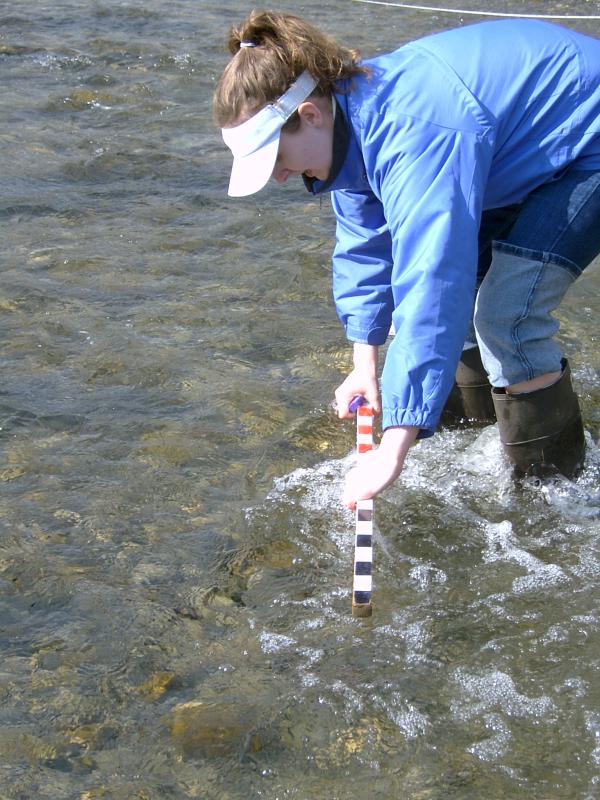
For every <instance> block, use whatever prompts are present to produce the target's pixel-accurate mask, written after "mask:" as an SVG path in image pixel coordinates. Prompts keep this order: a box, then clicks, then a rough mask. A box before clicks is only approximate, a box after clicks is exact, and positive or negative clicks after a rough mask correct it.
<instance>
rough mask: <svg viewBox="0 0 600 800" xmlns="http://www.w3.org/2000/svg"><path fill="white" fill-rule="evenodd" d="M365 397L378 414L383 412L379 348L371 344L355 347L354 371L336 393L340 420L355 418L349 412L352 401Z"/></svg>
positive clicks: (356, 345)
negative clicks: (378, 372) (358, 396)
mask: <svg viewBox="0 0 600 800" xmlns="http://www.w3.org/2000/svg"><path fill="white" fill-rule="evenodd" d="M357 395H360V396H361V397H364V398H365V400H366V401H367V402H368V403H369V405H370V406H371V408H372V409H373V411H374V412H375V413H376V414H379V413H380V412H381V404H380V401H379V383H378V381H377V347H375V346H374V345H369V344H358V343H357V344H355V345H354V369H353V370H352V372H351V373H350V374H349V375H348V377H347V378H346V380H345V381H344V382H343V383H342V384H341V385H340V386H338V388H337V389H336V391H335V402H336V407H337V414H338V417H339V418H340V419H348V418H349V417H352V416H354V414H353V413H352V412H350V411H349V410H348V406H349V405H350V403H351V402H352V400H353V399H354V398H355V397H356V396H357Z"/></svg>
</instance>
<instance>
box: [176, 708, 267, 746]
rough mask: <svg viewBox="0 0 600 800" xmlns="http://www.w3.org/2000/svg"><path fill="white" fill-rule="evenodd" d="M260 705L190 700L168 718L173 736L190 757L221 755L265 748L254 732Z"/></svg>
mask: <svg viewBox="0 0 600 800" xmlns="http://www.w3.org/2000/svg"><path fill="white" fill-rule="evenodd" d="M256 714H257V708H256V707H255V706H254V705H248V704H243V703H235V704H228V703H224V702H203V701H196V700H195V701H191V702H189V703H183V704H181V705H179V706H176V707H175V708H174V709H173V711H172V712H171V714H170V716H169V718H168V726H169V729H170V732H171V736H172V737H173V739H174V740H175V742H176V743H177V744H178V745H179V747H180V748H181V749H182V750H183V752H184V754H185V755H187V756H203V757H208V758H211V757H213V758H214V757H217V758H218V757H222V756H230V755H234V754H236V753H242V752H244V751H249V752H252V753H256V752H258V751H259V750H261V749H262V746H263V742H262V738H261V736H260V735H259V734H258V733H257V732H255V731H253V728H254V726H255V724H256V722H255V721H256Z"/></svg>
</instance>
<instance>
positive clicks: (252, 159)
mask: <svg viewBox="0 0 600 800" xmlns="http://www.w3.org/2000/svg"><path fill="white" fill-rule="evenodd" d="M279 134H280V131H279V130H278V131H276V133H275V135H274V136H273V137H272V138H271V140H270V141H269V142H267V143H266V144H265V145H263V147H261V148H260V150H256V151H255V152H254V153H249V154H248V155H246V156H237V158H234V159H233V166H232V168H231V177H230V179H229V190H228V194H229V196H230V197H247V196H248V195H249V194H254V193H255V192H259V191H260V190H261V189H262V188H263V186H265V185H266V184H267V183H268V181H269V178H270V177H271V175H272V174H273V170H274V168H275V162H276V161H277V151H278V150H279Z"/></svg>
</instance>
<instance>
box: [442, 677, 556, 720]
mask: <svg viewBox="0 0 600 800" xmlns="http://www.w3.org/2000/svg"><path fill="white" fill-rule="evenodd" d="M454 679H455V680H456V682H457V683H458V684H459V685H460V687H461V689H462V691H463V694H462V696H461V697H459V698H458V699H457V700H454V701H453V703H452V705H451V709H452V712H453V714H454V715H455V717H457V718H458V719H463V720H467V719H471V718H472V717H475V716H478V715H479V714H484V713H486V712H489V711H492V710H496V709H500V710H501V711H502V712H503V714H505V715H507V716H509V717H546V718H548V717H551V715H552V714H553V712H554V711H555V705H554V703H553V702H552V700H551V699H550V698H549V697H546V696H545V695H542V696H541V697H535V698H532V697H527V696H526V695H524V694H521V693H520V692H519V691H518V690H517V688H516V687H515V684H514V681H513V679H512V678H511V677H510V675H507V674H506V673H505V672H501V671H500V670H492V671H491V672H488V673H487V674H485V675H470V674H468V673H466V672H464V671H463V670H460V669H459V670H456V672H455V673H454Z"/></svg>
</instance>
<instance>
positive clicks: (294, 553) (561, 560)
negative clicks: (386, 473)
mask: <svg viewBox="0 0 600 800" xmlns="http://www.w3.org/2000/svg"><path fill="white" fill-rule="evenodd" d="M200 5H201V8H200V7H199V6H198V4H196V3H191V2H188V0H175V2H172V3H170V4H169V6H168V9H167V7H166V5H165V4H164V3H163V2H162V0H146V1H145V2H144V3H139V2H121V0H105V1H103V2H95V3H93V4H81V3H76V2H73V0H62V2H60V3H58V4H57V3H49V2H37V3H31V2H28V0H23V2H22V3H20V4H18V7H17V6H15V7H14V8H12V9H11V10H10V13H9V11H7V9H2V10H0V27H1V29H2V41H1V42H0V73H1V76H2V81H3V94H2V99H1V100H0V106H1V108H2V113H3V119H4V120H5V125H4V127H3V129H2V131H1V132H0V144H1V146H2V152H3V178H4V182H3V198H2V202H0V230H1V232H2V237H1V238H0V241H1V242H2V244H1V245H0V270H1V271H2V288H1V289H0V328H1V330H2V367H3V370H2V373H3V383H2V387H1V388H0V453H1V460H0V587H1V592H0V614H1V617H2V623H3V624H2V626H1V628H0V655H1V658H0V700H1V702H0V753H1V754H2V756H1V758H0V796H1V797H2V798H7V800H30V798H36V800H63V798H64V800H100V799H101V798H110V799H111V800H164V799H165V798H176V799H177V800H179V798H182V799H183V798H202V800H242V799H243V800H247V798H255V797H256V798H267V800H275V799H276V798H298V800H305V798H327V799H328V800H346V798H354V797H356V796H358V795H364V796H368V797H374V798H381V799H382V800H383V799H385V800H388V799H389V798H406V800H437V799H438V798H457V800H468V799H469V798H473V800H475V799H476V800H480V799H481V798H482V797H487V798H490V800H495V799H496V798H498V800H499V799H500V798H517V797H518V798H522V797H531V798H536V800H537V798H544V800H558V799H559V798H572V797H581V798H586V799H587V798H592V797H595V796H596V795H597V794H598V787H599V782H600V711H599V708H600V696H599V693H598V681H597V671H598V666H599V665H598V654H599V650H598V645H597V640H598V627H599V620H600V617H599V610H598V588H597V587H598V578H599V574H600V561H599V555H598V542H599V535H600V517H599V514H600V455H599V452H598V446H597V444H596V443H597V441H598V430H599V425H600V411H599V409H600V402H599V400H600V383H599V381H598V370H599V369H600V364H599V362H598V337H597V334H596V330H597V325H596V324H595V323H596V320H597V319H598V315H599V313H600V307H599V305H598V300H597V299H596V298H597V296H598V292H597V289H598V284H599V282H600V281H599V277H598V275H599V273H598V265H597V264H596V265H594V267H593V268H590V270H589V272H587V273H586V274H585V276H584V277H583V278H582V279H581V281H579V282H578V283H577V284H576V286H575V287H574V289H573V292H572V293H571V294H570V296H569V298H568V299H567V302H566V303H565V305H564V307H563V308H562V309H561V335H562V340H563V343H564V347H565V350H566V352H567V355H568V356H569V358H570V360H571V363H572V365H573V367H574V381H575V384H576V386H577V389H578V391H579V394H580V397H581V403H582V409H583V415H584V419H585V424H586V427H587V429H588V461H587V464H586V469H585V471H584V472H583V474H582V475H581V477H580V478H579V479H578V480H577V481H576V482H574V483H567V482H564V481H560V480H557V481H555V482H551V483H549V484H546V485H536V484H535V483H524V484H522V485H515V484H513V482H512V480H511V479H510V476H509V474H508V470H507V467H506V465H505V464H504V462H503V459H502V456H501V453H500V449H499V446H498V441H497V431H496V429H495V427H490V428H485V429H480V430H467V429H459V430H445V431H442V432H440V433H439V434H438V435H437V436H436V437H434V438H433V439H431V440H428V441H426V442H423V443H421V444H420V445H418V446H417V447H416V448H415V449H414V450H413V451H411V454H410V459H409V462H408V464H407V467H406V470H405V472H404V473H403V475H402V477H401V479H400V480H399V481H398V483H397V484H396V485H395V486H394V487H393V488H390V489H389V490H387V491H386V492H385V493H384V495H383V496H382V497H381V498H379V499H378V500H377V503H376V546H375V594H374V601H375V613H374V615H373V617H372V618H371V619H370V620H368V621H365V620H362V621H359V620H356V619H353V618H352V616H351V613H350V585H351V577H352V557H353V553H352V532H353V520H352V518H351V515H350V514H349V513H348V512H346V511H345V510H344V509H343V508H342V507H341V505H340V503H339V495H340V489H341V485H342V481H343V476H344V474H345V472H346V470H347V469H348V468H349V466H350V465H351V463H352V459H353V455H352V454H353V448H354V444H353V442H354V429H353V425H351V424H345V423H344V424H342V423H339V422H338V421H337V420H335V419H334V417H333V414H332V413H331V411H330V410H329V408H328V404H329V400H330V398H331V396H332V392H333V388H334V387H335V386H336V385H337V383H338V382H339V381H340V380H341V378H342V376H343V375H344V374H345V373H346V371H347V369H348V366H349V353H348V347H347V344H346V343H345V342H344V341H343V337H342V334H341V331H340V329H339V325H338V322H337V320H336V319H335V315H334V311H333V309H332V306H331V302H330V300H329V295H330V274H329V257H330V252H331V248H332V245H333V241H334V230H333V225H332V218H331V213H330V209H329V206H328V203H327V201H326V202H324V203H323V207H321V206H320V205H319V204H318V203H315V202H314V201H312V200H307V195H306V194H305V193H304V192H303V191H302V190H301V189H299V188H297V187H296V188H294V187H291V186H290V187H285V188H283V189H278V190H276V189H273V188H268V189H266V190H265V192H263V193H262V194H261V195H260V196H257V197H254V198H249V199H248V200H247V201H242V202H235V201H229V200H228V199H227V198H226V182H227V177H226V176H227V170H228V167H229V158H228V157H227V154H226V153H225V152H224V148H223V146H222V144H220V141H219V137H218V134H216V132H215V131H214V129H213V127H212V123H211V121H210V108H209V102H210V95H211V92H212V88H213V86H214V81H215V79H216V77H217V75H218V74H219V72H220V70H221V68H222V66H223V65H224V63H225V59H226V54H225V53H224V51H223V46H222V42H223V37H224V33H225V30H226V28H227V26H228V25H229V24H231V23H233V22H237V21H238V20H239V19H240V18H241V17H242V16H243V14H245V13H246V12H247V10H248V9H247V7H246V6H245V5H244V4H242V3H238V2H234V3H233V4H231V5H229V6H227V8H223V7H217V6H214V5H213V6H211V5H210V4H207V3H204V4H200ZM454 5H456V6H457V7H458V4H454ZM471 5H472V6H473V7H475V6H477V7H478V8H480V9H481V8H483V6H484V5H485V7H486V9H487V7H488V4H482V3H475V2H473V3H472V4H471ZM521 5H522V4H520V3H519V11H521V10H522V9H521ZM526 5H528V7H529V8H530V7H531V4H526ZM534 5H535V4H534ZM550 5H551V6H552V7H553V9H554V10H558V11H561V10H562V11H564V10H565V8H566V7H567V6H568V7H569V8H570V7H575V6H577V8H579V5H580V4H574V3H567V4H566V5H565V4H564V3H563V4H558V3H556V4H555V3H552V4H548V8H549V7H550ZM502 6H503V9H502V10H506V9H509V10H510V9H511V8H515V4H514V3H510V2H503V3H502ZM283 7H285V8H288V9H291V10H295V11H297V10H298V9H297V6H296V4H292V3H284V4H283ZM303 13H305V14H306V15H307V16H311V17H314V18H315V19H316V20H317V21H318V23H319V24H321V25H322V26H323V27H325V28H326V29H327V30H329V31H330V32H331V33H332V34H334V35H336V36H338V37H340V38H342V39H343V40H344V41H348V42H351V43H352V44H358V45H359V46H360V47H361V48H362V49H363V51H364V52H365V53H366V54H371V53H374V52H376V51H377V50H378V49H381V50H383V49H389V48H391V47H392V46H394V45H396V44H398V43H399V42H402V41H405V40H406V39H409V38H414V37H415V36H418V35H421V34H424V33H428V32H433V31H434V30H441V29H443V28H445V27H451V26H454V25H457V24H464V22H465V21H470V20H463V19H461V18H460V17H457V16H456V15H453V16H450V15H444V14H443V13H430V14H424V13H421V12H414V11H402V12H401V11H398V10H392V9H389V8H375V7H368V6H363V5H359V4H349V3H346V2H344V3H341V2H338V1H337V0H336V2H333V3H330V4H329V5H327V6H323V4H316V3H314V2H312V0H311V2H309V3H308V4H305V5H304V6H303ZM576 27H577V28H579V29H581V30H590V24H589V23H586V22H583V21H582V22H581V23H577V25H576Z"/></svg>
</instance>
